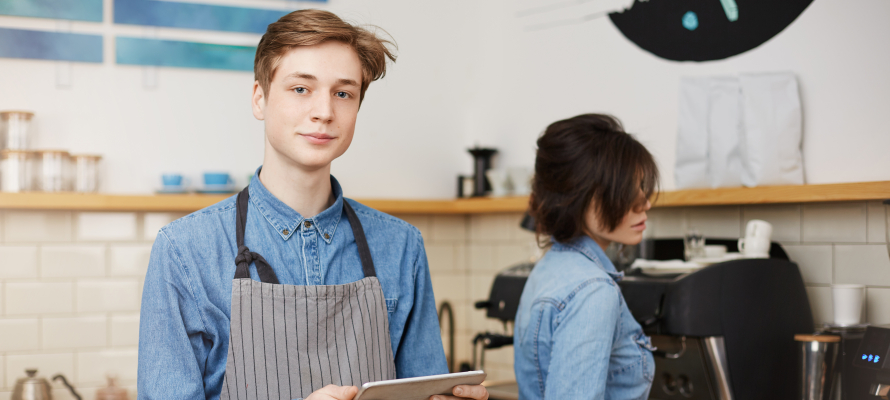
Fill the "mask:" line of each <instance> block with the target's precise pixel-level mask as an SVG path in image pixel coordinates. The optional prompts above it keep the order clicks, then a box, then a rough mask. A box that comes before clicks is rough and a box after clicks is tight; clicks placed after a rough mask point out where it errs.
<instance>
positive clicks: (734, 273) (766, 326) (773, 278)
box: [619, 243, 813, 400]
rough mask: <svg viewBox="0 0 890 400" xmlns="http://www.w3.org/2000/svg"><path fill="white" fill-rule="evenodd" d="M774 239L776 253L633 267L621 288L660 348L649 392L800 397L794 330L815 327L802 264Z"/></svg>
mask: <svg viewBox="0 0 890 400" xmlns="http://www.w3.org/2000/svg"><path fill="white" fill-rule="evenodd" d="M649 245H653V244H652V243H649ZM775 246H777V245H776V244H774V249H773V250H771V254H775V255H778V256H780V257H778V258H770V259H740V260H733V261H728V262H723V263H718V264H713V265H710V266H707V267H704V268H701V269H698V270H695V271H693V272H689V273H678V274H660V275H648V274H646V273H643V272H641V271H640V270H630V271H627V273H626V276H625V278H624V279H623V280H621V281H620V282H619V286H620V287H621V291H622V294H623V295H624V298H625V301H626V302H627V305H628V308H629V309H630V311H631V313H632V314H633V316H634V318H635V319H636V320H637V321H638V322H639V323H640V325H642V326H643V329H644V331H645V332H646V334H648V335H650V336H651V337H652V343H653V345H655V346H656V347H657V348H658V350H657V351H655V352H654V356H655V377H654V381H653V385H652V390H651V392H650V395H649V398H650V399H663V400H671V399H678V400H680V399H683V400H685V399H693V400H694V399H719V400H755V399H757V400H762V399H792V398H794V397H795V394H796V391H797V386H798V382H797V380H796V377H797V374H796V364H795V354H796V347H795V345H794V335H795V334H800V333H810V332H812V330H813V317H812V313H811V311H810V303H809V300H808V298H807V293H806V290H805V288H804V283H803V279H802V277H801V275H800V271H799V269H798V267H797V264H794V263H792V262H790V261H789V260H787V256H786V255H785V254H784V251H781V252H780V251H779V250H781V249H780V248H779V249H778V250H777V249H775ZM781 256H784V257H781ZM658 258H660V257H658ZM782 258H784V259H782Z"/></svg>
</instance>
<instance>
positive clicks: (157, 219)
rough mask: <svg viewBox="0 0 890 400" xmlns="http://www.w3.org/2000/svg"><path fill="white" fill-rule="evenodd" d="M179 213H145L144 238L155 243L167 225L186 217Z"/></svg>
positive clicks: (143, 220) (143, 223)
mask: <svg viewBox="0 0 890 400" xmlns="http://www.w3.org/2000/svg"><path fill="white" fill-rule="evenodd" d="M184 215H185V214H177V213H145V216H144V217H143V219H142V238H143V239H144V240H146V241H148V242H149V243H151V242H154V240H155V236H157V235H158V231H159V230H161V228H163V227H164V226H166V225H167V224H169V223H171V222H173V221H175V220H176V219H178V218H180V217H182V216H184Z"/></svg>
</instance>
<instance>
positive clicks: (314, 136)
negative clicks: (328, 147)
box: [300, 133, 335, 144]
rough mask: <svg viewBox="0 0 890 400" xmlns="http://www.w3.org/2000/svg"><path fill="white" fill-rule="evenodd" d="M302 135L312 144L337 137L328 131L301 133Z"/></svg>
mask: <svg viewBox="0 0 890 400" xmlns="http://www.w3.org/2000/svg"><path fill="white" fill-rule="evenodd" d="M300 136H302V137H303V138H304V139H306V141H308V142H309V143H312V144H325V143H328V142H330V141H331V140H334V139H335V137H333V136H331V135H328V134H326V133H301V134H300Z"/></svg>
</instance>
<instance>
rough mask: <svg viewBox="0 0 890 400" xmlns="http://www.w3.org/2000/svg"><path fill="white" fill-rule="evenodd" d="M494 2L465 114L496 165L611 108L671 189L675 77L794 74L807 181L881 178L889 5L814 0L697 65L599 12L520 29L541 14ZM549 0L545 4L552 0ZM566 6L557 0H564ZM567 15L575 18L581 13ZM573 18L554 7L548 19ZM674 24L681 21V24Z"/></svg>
mask: <svg viewBox="0 0 890 400" xmlns="http://www.w3.org/2000/svg"><path fill="white" fill-rule="evenodd" d="M534 3H538V4H542V3H545V1H544V0H532V1H525V2H520V3H519V4H520V5H518V6H516V5H513V4H517V3H515V2H511V1H501V2H500V4H499V5H498V6H497V7H491V8H492V9H497V10H498V11H497V12H496V13H495V12H493V11H489V12H491V13H493V15H494V16H495V18H498V19H499V21H498V23H497V24H490V25H487V26H488V27H490V29H489V31H487V33H486V35H485V36H486V39H485V40H486V42H487V43H486V45H487V48H488V49H489V50H491V51H492V54H488V55H487V56H486V55H483V60H485V61H486V62H485V67H484V68H483V69H481V70H480V71H479V74H480V77H479V79H478V81H479V82H482V84H480V87H479V89H478V90H477V92H476V96H475V97H474V103H473V104H472V106H471V108H470V110H469V113H470V115H471V118H470V121H469V126H468V129H469V130H471V131H472V132H473V136H474V139H477V140H481V141H483V142H486V143H490V144H492V145H494V146H496V147H498V148H500V149H501V150H502V154H503V157H502V162H503V163H505V164H522V163H531V162H532V161H530V160H533V159H534V141H535V139H536V138H537V136H538V135H539V134H540V133H541V132H542V131H543V130H544V128H545V127H546V126H547V124H549V123H550V122H553V121H555V120H558V119H562V118H568V117H571V116H573V115H576V114H580V113H585V112H608V113H612V114H614V115H616V116H617V117H619V118H620V119H621V120H622V121H623V122H624V123H625V125H626V128H627V129H628V130H629V131H630V132H633V133H636V134H637V136H638V137H639V138H640V139H641V140H642V142H643V143H644V144H646V145H647V146H648V147H649V149H650V151H652V152H653V154H654V155H655V156H656V158H657V160H658V163H659V167H660V169H661V173H662V177H663V182H662V183H663V187H665V188H668V189H671V188H673V187H674V184H673V180H674V177H673V165H674V158H675V157H674V155H675V145H676V129H677V128H676V127H677V108H678V103H677V96H678V94H677V91H678V87H679V86H678V85H679V78H680V77H681V76H697V75H713V74H737V73H740V72H757V71H781V70H790V71H794V72H795V73H796V74H797V76H798V79H799V82H800V87H801V97H802V103H803V109H804V143H803V156H804V166H805V174H806V180H807V182H808V183H833V182H855V181H874V180H888V179H890V157H887V156H886V149H888V148H890V126H888V124H887V123H886V117H885V115H886V112H887V110H888V109H890V73H888V71H890V51H888V45H887V43H888V42H887V41H888V39H890V24H888V23H887V21H886V16H887V15H890V2H888V1H886V0H858V1H854V2H849V1H840V0H817V1H814V2H813V3H812V4H811V5H810V6H809V7H808V8H807V10H806V11H804V13H803V14H801V16H800V17H799V18H798V19H797V20H796V21H795V22H794V23H792V24H791V25H790V26H789V27H788V28H786V29H785V30H784V31H783V32H781V33H780V34H778V35H777V36H776V37H774V38H773V39H771V40H769V41H767V42H766V43H764V44H763V45H761V46H760V47H757V48H755V49H753V50H751V51H749V52H746V53H743V54H741V55H738V56H735V57H732V58H729V59H727V60H721V61H713V62H705V63H694V62H683V63H680V62H673V61H667V60H663V59H660V58H657V57H655V56H653V55H651V54H650V53H647V52H645V51H643V50H641V49H639V48H638V47H637V46H636V45H635V44H633V43H632V42H630V41H629V40H627V39H626V38H625V37H624V36H623V35H622V34H621V33H620V31H618V29H616V28H615V27H614V25H612V24H611V22H610V21H609V20H608V18H599V19H594V20H592V21H589V22H585V23H579V24H573V25H566V26H560V27H554V28H550V29H544V30H537V31H527V30H526V29H525V28H526V27H527V26H529V25H534V24H536V23H541V22H542V20H543V19H542V18H540V17H536V18H535V19H532V18H530V17H519V16H517V15H516V12H517V10H519V9H521V8H520V7H525V8H528V7H529V6H530V5H532V4H534ZM549 3H553V2H549ZM564 3H565V2H564ZM578 9H579V13H576V14H575V15H574V17H576V18H577V17H578V16H580V15H584V14H583V13H581V12H580V11H581V10H580V7H579V8H578ZM566 16H571V15H570V14H568V13H566V12H563V13H561V14H560V15H558V16H557V17H554V18H555V19H559V18H564V17H566ZM678 23H679V21H678Z"/></svg>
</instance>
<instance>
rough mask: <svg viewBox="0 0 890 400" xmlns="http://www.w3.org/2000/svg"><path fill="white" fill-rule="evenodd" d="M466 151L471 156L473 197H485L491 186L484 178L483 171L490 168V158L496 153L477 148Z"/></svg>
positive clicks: (495, 151)
mask: <svg viewBox="0 0 890 400" xmlns="http://www.w3.org/2000/svg"><path fill="white" fill-rule="evenodd" d="M467 151H469V152H470V154H472V155H473V179H474V181H473V197H480V196H485V195H486V194H487V193H488V192H490V191H491V184H490V183H489V182H488V178H487V177H486V176H485V171H488V170H489V169H490V168H491V157H492V156H493V155H494V154H495V153H497V152H498V151H497V150H496V149H486V148H481V147H478V146H477V147H474V148H472V149H468V150H467Z"/></svg>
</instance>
